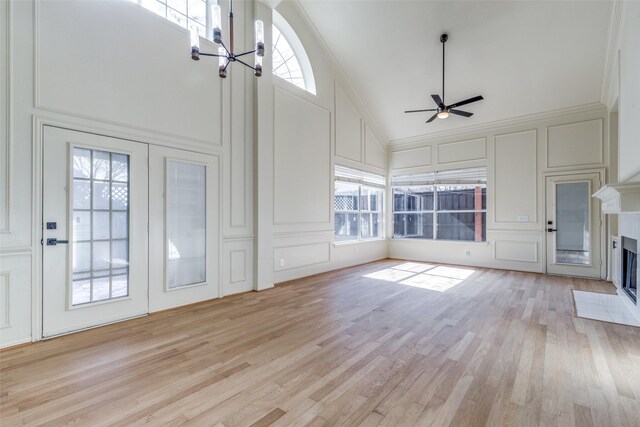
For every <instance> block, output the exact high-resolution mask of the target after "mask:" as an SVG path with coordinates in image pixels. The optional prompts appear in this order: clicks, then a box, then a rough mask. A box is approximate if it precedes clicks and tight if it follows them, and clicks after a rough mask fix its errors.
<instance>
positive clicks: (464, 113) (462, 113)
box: [449, 109, 473, 117]
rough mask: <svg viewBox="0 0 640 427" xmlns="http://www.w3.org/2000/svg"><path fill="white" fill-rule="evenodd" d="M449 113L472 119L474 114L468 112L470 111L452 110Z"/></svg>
mask: <svg viewBox="0 0 640 427" xmlns="http://www.w3.org/2000/svg"><path fill="white" fill-rule="evenodd" d="M449 112H450V113H451V114H457V115H459V116H464V117H471V116H473V113H470V112H468V111H462V110H452V109H449Z"/></svg>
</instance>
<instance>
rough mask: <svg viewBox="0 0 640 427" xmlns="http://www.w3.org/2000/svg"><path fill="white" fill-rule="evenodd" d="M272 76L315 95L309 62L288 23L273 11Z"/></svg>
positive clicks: (314, 85)
mask: <svg viewBox="0 0 640 427" xmlns="http://www.w3.org/2000/svg"><path fill="white" fill-rule="evenodd" d="M271 29H272V54H273V75H274V76H276V77H278V78H281V79H283V80H285V81H287V82H289V83H291V84H293V85H295V86H297V87H299V88H301V89H304V90H306V91H307V92H310V93H312V94H314V95H315V93H316V84H315V80H314V78H313V70H312V69H311V62H309V57H308V56H307V53H306V52H305V50H304V47H303V46H302V42H301V41H300V39H299V38H298V36H297V35H296V33H295V31H294V30H293V28H292V27H291V25H289V23H288V22H287V21H286V20H285V19H284V18H283V17H282V15H280V14H279V13H278V12H276V11H275V10H274V11H273V26H272V28H271Z"/></svg>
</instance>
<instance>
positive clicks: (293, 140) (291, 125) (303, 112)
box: [274, 88, 333, 224]
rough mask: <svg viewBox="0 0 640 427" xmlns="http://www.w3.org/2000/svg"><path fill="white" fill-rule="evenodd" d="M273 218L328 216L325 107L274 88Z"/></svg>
mask: <svg viewBox="0 0 640 427" xmlns="http://www.w3.org/2000/svg"><path fill="white" fill-rule="evenodd" d="M274 104H275V111H274V129H275V130H274V223H275V224H318V223H323V224H328V223H330V222H331V218H330V211H331V185H332V183H333V180H332V177H331V116H330V113H329V111H327V110H325V109H323V108H321V107H318V106H316V105H314V104H312V103H310V102H309V101H306V100H304V99H302V98H299V97H297V96H295V95H292V94H290V93H288V92H286V91H284V90H282V89H279V88H276V89H275V93H274Z"/></svg>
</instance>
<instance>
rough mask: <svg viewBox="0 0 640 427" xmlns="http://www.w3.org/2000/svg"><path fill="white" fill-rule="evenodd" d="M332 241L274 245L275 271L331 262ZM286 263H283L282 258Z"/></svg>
mask: <svg viewBox="0 0 640 427" xmlns="http://www.w3.org/2000/svg"><path fill="white" fill-rule="evenodd" d="M330 243H331V242H313V243H301V244H293V245H283V246H274V248H273V264H274V265H273V269H274V271H284V270H292V269H296V268H301V267H308V266H310V265H315V264H322V263H325V262H329V261H330V259H331V255H330V254H331V247H330ZM281 259H284V260H285V264H284V265H281V264H280V260H281Z"/></svg>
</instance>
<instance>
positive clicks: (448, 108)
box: [405, 34, 484, 123]
mask: <svg viewBox="0 0 640 427" xmlns="http://www.w3.org/2000/svg"><path fill="white" fill-rule="evenodd" d="M448 39H449V36H448V35H447V34H443V35H441V36H440V42H441V43H442V98H440V95H431V98H433V100H434V101H435V103H436V105H437V106H438V108H430V109H426V110H407V111H405V113H421V112H423V111H435V112H436V113H435V114H434V115H433V116H431V117H430V118H429V120H427V121H426V122H425V123H431V122H432V121H434V120H435V119H436V117H437V118H439V119H446V118H447V117H449V114H456V115H458V116H463V117H471V116H473V113H470V112H468V111H462V110H457V108H458V107H462V106H463V105H467V104H471V103H472V102H476V101H480V100H482V99H484V98H483V97H482V96H481V95H478V96H474V97H473V98H469V99H465V100H464V101H460V102H454V103H453V104H450V105H447V104H445V101H444V99H445V98H444V44H445V43H446V42H447V40H448Z"/></svg>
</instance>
